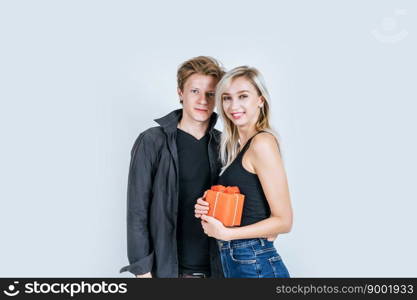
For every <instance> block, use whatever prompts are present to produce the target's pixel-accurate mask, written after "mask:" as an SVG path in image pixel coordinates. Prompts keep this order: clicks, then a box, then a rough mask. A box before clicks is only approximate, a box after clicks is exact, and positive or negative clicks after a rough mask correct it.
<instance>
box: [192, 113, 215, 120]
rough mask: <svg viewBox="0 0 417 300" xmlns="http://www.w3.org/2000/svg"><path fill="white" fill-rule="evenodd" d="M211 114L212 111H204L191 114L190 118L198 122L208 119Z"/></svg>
mask: <svg viewBox="0 0 417 300" xmlns="http://www.w3.org/2000/svg"><path fill="white" fill-rule="evenodd" d="M212 114H213V112H208V111H207V112H205V113H196V114H193V116H192V118H193V119H194V120H196V121H198V122H206V121H208V120H210V117H211V115H212Z"/></svg>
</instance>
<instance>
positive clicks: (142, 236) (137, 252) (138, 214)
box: [120, 132, 158, 277]
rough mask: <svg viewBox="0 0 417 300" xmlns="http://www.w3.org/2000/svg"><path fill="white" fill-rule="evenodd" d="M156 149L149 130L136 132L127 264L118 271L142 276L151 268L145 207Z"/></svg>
mask: <svg viewBox="0 0 417 300" xmlns="http://www.w3.org/2000/svg"><path fill="white" fill-rule="evenodd" d="M157 152H158V151H156V149H155V145H154V142H153V140H152V138H151V136H149V133H147V132H144V133H142V134H140V135H139V137H138V139H137V140H136V142H135V144H134V146H133V149H132V152H131V161H130V167H129V179H128V187H127V253H128V259H129V263H130V265H128V266H126V267H124V268H122V269H121V270H120V272H124V271H129V272H131V273H133V274H135V275H144V276H143V277H147V276H146V275H147V274H148V273H150V271H151V270H152V265H153V258H154V251H153V245H152V240H151V237H150V235H149V220H148V215H149V213H148V210H149V204H150V201H151V198H152V184H153V176H154V170H155V169H156V166H155V163H156V157H157V155H158V153H157ZM148 275H149V274H148ZM138 277H139V276H138ZM140 277H142V276H140Z"/></svg>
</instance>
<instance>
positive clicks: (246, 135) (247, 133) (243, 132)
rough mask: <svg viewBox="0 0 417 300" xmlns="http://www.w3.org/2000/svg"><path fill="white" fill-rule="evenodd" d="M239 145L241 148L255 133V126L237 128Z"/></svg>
mask: <svg viewBox="0 0 417 300" xmlns="http://www.w3.org/2000/svg"><path fill="white" fill-rule="evenodd" d="M237 132H238V134H239V144H240V146H241V147H243V145H245V144H246V142H247V141H248V140H249V139H250V138H251V137H252V136H253V135H254V134H255V133H256V132H257V130H256V128H255V126H247V127H238V128H237Z"/></svg>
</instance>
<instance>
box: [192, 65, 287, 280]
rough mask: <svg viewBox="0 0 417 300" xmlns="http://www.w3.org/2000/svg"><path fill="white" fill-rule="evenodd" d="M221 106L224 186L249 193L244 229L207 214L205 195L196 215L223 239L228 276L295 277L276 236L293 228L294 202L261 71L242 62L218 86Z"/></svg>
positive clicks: (222, 252)
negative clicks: (288, 268)
mask: <svg viewBox="0 0 417 300" xmlns="http://www.w3.org/2000/svg"><path fill="white" fill-rule="evenodd" d="M216 106H217V110H218V112H219V114H220V116H221V118H222V121H223V124H224V128H223V133H222V138H221V143H220V158H221V161H222V165H223V168H222V171H221V173H220V177H219V180H218V184H221V185H224V186H238V187H239V189H240V192H241V193H242V194H244V195H245V201H244V207H243V215H242V220H241V225H240V226H239V227H225V226H224V225H223V224H222V223H221V222H220V221H218V220H217V219H215V218H213V217H210V216H207V215H206V214H207V212H208V208H209V207H208V202H206V201H204V199H203V198H199V199H198V200H197V204H196V205H195V216H196V217H197V218H201V223H202V226H203V229H204V232H205V233H206V234H207V235H208V236H210V237H214V238H216V239H217V241H218V245H219V251H220V256H221V261H222V267H223V272H224V275H225V277H226V278H230V277H244V278H248V277H252V278H253V277H255V278H261V277H290V275H289V273H288V270H287V268H286V266H285V264H284V262H283V260H282V258H281V256H280V255H279V254H278V252H277V249H276V248H275V247H274V243H273V240H274V238H275V237H276V236H277V235H278V234H281V233H287V232H289V231H290V230H291V227H292V208H291V201H290V195H289V191H288V183H287V178H286V173H285V170H284V165H283V161H282V158H281V154H280V147H279V144H278V139H277V137H276V135H275V133H274V132H273V130H272V129H271V127H270V125H269V114H270V97H269V94H268V91H267V89H266V87H265V84H264V81H263V79H262V76H261V74H260V73H259V71H258V70H256V69H255V68H249V67H246V66H242V67H237V68H235V69H233V70H231V71H229V72H227V73H226V75H225V76H224V77H223V79H222V80H221V81H220V82H219V83H218V85H217V88H216Z"/></svg>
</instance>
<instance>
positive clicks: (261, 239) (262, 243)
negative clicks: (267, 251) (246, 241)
mask: <svg viewBox="0 0 417 300" xmlns="http://www.w3.org/2000/svg"><path fill="white" fill-rule="evenodd" d="M259 240H260V241H261V246H262V247H264V246H265V242H264V239H263V238H260V239H259Z"/></svg>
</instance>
